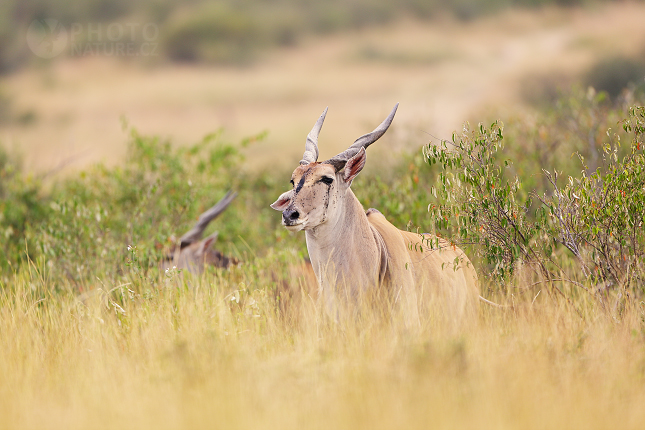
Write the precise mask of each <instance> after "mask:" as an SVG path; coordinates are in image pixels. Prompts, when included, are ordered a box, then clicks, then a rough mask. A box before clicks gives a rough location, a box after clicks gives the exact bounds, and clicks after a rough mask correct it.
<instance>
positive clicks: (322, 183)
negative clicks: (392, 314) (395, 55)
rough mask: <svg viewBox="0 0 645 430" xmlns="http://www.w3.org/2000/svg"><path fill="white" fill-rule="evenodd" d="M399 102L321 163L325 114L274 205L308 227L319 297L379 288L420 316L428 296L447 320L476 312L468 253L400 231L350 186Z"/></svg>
mask: <svg viewBox="0 0 645 430" xmlns="http://www.w3.org/2000/svg"><path fill="white" fill-rule="evenodd" d="M397 107H398V104H397V105H396V106H395V107H394V109H393V110H392V112H391V113H390V115H389V116H388V117H387V118H386V119H385V120H384V121H383V123H381V124H380V125H379V126H378V127H377V128H376V129H375V130H374V131H373V132H371V133H368V134H366V135H364V136H361V137H359V138H358V139H357V140H356V141H355V142H354V144H353V145H351V146H350V147H349V148H348V149H347V150H346V151H343V152H341V153H340V154H338V155H336V156H335V157H333V158H330V159H329V160H326V161H323V162H318V161H317V160H318V134H319V133H320V129H321V127H322V124H323V121H324V119H325V116H326V114H327V109H325V111H324V112H323V114H322V115H321V116H320V118H319V119H318V121H317V122H316V124H315V125H314V127H313V129H312V130H311V132H310V133H309V135H308V136H307V141H306V144H305V153H304V155H303V158H302V160H301V161H300V165H299V166H298V167H297V168H296V169H295V170H294V171H293V174H292V176H291V185H292V187H293V188H292V189H291V190H289V191H287V192H285V193H283V194H282V195H281V196H280V197H279V198H278V200H277V201H276V202H275V203H273V204H272V205H271V207H272V208H273V209H276V210H278V211H280V212H282V224H283V225H284V226H285V227H286V228H287V229H288V230H290V231H300V230H304V231H305V237H306V240H307V250H308V252H309V257H310V259H311V263H312V266H313V270H314V272H315V274H316V278H317V281H318V285H319V289H320V293H321V297H322V298H323V299H324V300H325V301H326V302H327V303H328V304H333V303H334V301H335V300H336V297H338V296H339V295H341V296H350V297H358V296H359V295H361V294H363V293H366V292H370V291H371V290H372V289H375V288H376V289H378V290H377V291H379V292H385V293H386V294H388V295H390V297H394V298H395V300H397V301H398V300H399V298H402V300H400V302H401V303H402V304H403V305H404V306H405V307H406V308H407V309H408V310H409V311H410V312H411V314H410V315H411V316H412V317H413V318H416V317H418V309H419V305H420V302H421V301H422V299H423V300H425V298H428V297H430V298H432V302H433V303H439V304H440V308H441V310H442V313H443V315H444V316H445V317H448V319H450V320H454V321H459V320H462V319H463V317H464V316H466V315H468V314H470V315H472V314H473V312H472V311H473V310H474V309H475V308H476V306H477V299H478V297H479V292H478V288H477V274H476V273H475V270H474V268H473V266H472V264H471V263H470V261H469V260H468V257H466V255H465V254H464V253H463V252H462V251H461V250H460V249H459V248H457V247H455V246H453V245H450V244H449V243H448V242H446V241H445V240H442V239H439V238H436V237H432V236H430V235H419V234H414V233H410V232H407V231H402V230H399V229H398V228H396V227H395V226H394V225H392V224H391V223H390V222H388V221H387V219H385V217H384V216H383V215H382V214H381V213H380V212H379V211H377V210H376V209H370V210H368V211H367V212H366V211H365V210H364V209H363V206H362V205H361V203H360V202H359V201H358V199H357V198H356V196H355V195H354V193H353V192H352V190H351V188H350V187H351V184H352V181H353V180H354V178H356V176H357V175H358V174H359V173H360V171H361V170H362V169H363V167H364V166H365V160H366V152H365V148H367V147H368V146H369V145H371V144H372V143H373V142H375V141H376V140H377V139H378V138H380V137H381V136H382V135H383V134H384V133H385V131H386V130H387V129H388V127H389V126H390V124H391V122H392V119H393V118H394V114H395V113H396V110H397Z"/></svg>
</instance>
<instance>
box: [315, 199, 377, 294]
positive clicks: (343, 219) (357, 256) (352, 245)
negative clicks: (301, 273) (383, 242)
mask: <svg viewBox="0 0 645 430" xmlns="http://www.w3.org/2000/svg"><path fill="white" fill-rule="evenodd" d="M337 204H338V207H337V208H336V209H335V212H336V214H337V215H336V216H335V217H330V218H329V219H328V220H327V222H325V223H323V224H321V225H319V226H317V227H315V228H313V229H311V230H307V231H306V232H305V235H306V240H307V250H308V251H309V258H310V259H311V262H312V265H313V269H314V272H315V273H316V277H317V278H318V281H319V283H320V286H321V287H322V289H323V291H325V290H329V289H330V287H332V288H333V287H334V286H335V284H338V283H339V282H344V283H345V284H346V286H347V287H349V288H350V289H351V290H353V291H354V292H355V291H357V289H358V290H362V289H363V288H365V287H366V286H368V285H369V284H370V283H374V282H375V281H376V280H377V279H378V273H379V267H378V264H377V263H376V262H378V261H379V259H378V255H379V249H378V246H377V243H376V240H375V238H374V233H373V232H372V228H371V226H370V224H369V221H368V220H367V215H365V211H364V209H363V206H362V205H361V203H360V202H359V201H358V199H357V198H356V196H355V195H354V193H353V192H352V190H351V189H349V188H348V189H347V191H346V194H345V196H344V198H342V199H339V201H338V203H337Z"/></svg>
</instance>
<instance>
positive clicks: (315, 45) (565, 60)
mask: <svg viewBox="0 0 645 430" xmlns="http://www.w3.org/2000/svg"><path fill="white" fill-rule="evenodd" d="M644 14H645V4H642V3H629V2H619V3H610V4H609V3H608V4H605V5H603V6H601V7H599V8H598V9H584V10H582V9H567V10H559V9H554V10H549V9H547V10H543V11H533V12H518V11H515V12H508V13H503V14H500V15H496V16H492V17H487V18H484V19H481V20H477V21H474V22H467V23H464V22H451V21H440V20H439V21H434V22H429V23H425V24H421V23H418V22H399V23H397V24H394V25H391V26H387V27H383V28H377V29H371V30H369V31H365V32H355V33H349V34H343V35H338V36H333V37H326V38H323V39H314V40H309V41H307V42H304V43H303V44H302V45H301V46H298V47H295V48H291V49H286V50H283V51H279V52H272V53H271V54H267V56H266V58H265V59H264V60H263V61H261V62H260V63H259V64H256V65H254V66H252V67H248V68H221V67H220V68H216V67H188V66H177V65H158V66H155V67H143V66H141V65H139V64H137V63H136V62H133V61H131V62H128V61H127V59H122V58H72V59H68V60H65V61H60V62H56V63H53V64H52V65H51V67H43V68H34V69H31V70H26V71H24V72H22V73H18V74H16V75H13V76H8V77H6V78H3V79H2V81H0V86H2V87H4V92H5V93H7V95H8V96H9V97H10V98H11V99H12V102H13V108H14V111H15V112H14V114H15V115H22V114H25V113H29V112H31V113H32V114H33V115H32V117H33V118H35V120H34V122H33V123H31V125H20V124H13V125H4V126H3V128H2V130H1V131H0V140H1V141H2V142H3V143H4V144H5V145H8V146H11V145H16V146H18V147H19V148H20V150H21V151H22V152H23V153H25V154H26V158H27V160H26V161H27V164H28V168H30V169H34V170H37V171H42V170H46V169H49V168H51V167H53V166H55V165H57V164H58V163H59V162H60V161H62V160H64V159H66V158H67V157H70V156H73V155H79V154H81V155H82V156H81V158H80V159H78V160H77V161H76V165H77V166H83V165H86V164H87V163H91V162H95V161H98V160H102V159H105V160H107V161H108V162H110V163H114V162H116V161H118V160H120V159H122V156H123V153H124V148H125V145H124V142H125V139H124V134H123V132H122V130H121V123H120V117H121V115H125V116H126V117H127V118H128V119H129V120H130V122H131V123H132V124H133V125H135V126H136V127H137V128H138V129H139V130H140V131H141V132H142V133H144V134H159V135H162V136H170V137H172V138H173V142H177V143H180V144H182V143H193V142H195V141H197V140H199V139H201V137H203V136H204V135H205V134H207V133H210V132H212V131H214V130H216V129H218V128H219V127H225V129H226V131H227V133H228V134H229V136H230V137H231V138H232V139H233V140H237V139H238V138H241V137H243V136H248V135H250V134H255V133H258V132H260V131H263V130H268V131H269V132H270V134H269V137H268V140H267V141H266V142H263V143H260V144H257V145H254V146H253V148H252V151H251V152H250V154H249V161H250V164H251V165H253V166H267V165H270V164H273V163H285V161H284V160H297V159H298V158H296V157H299V156H300V155H301V153H302V144H303V142H304V137H305V136H306V133H307V132H308V131H309V129H310V127H311V125H312V123H313V121H315V119H316V118H317V117H318V115H320V112H321V111H322V110H323V109H324V107H325V106H330V113H329V116H328V121H327V124H326V125H325V129H324V131H323V134H322V135H321V157H327V156H330V155H333V153H335V152H337V151H339V150H341V149H344V148H345V147H346V146H347V144H348V143H351V142H352V141H353V140H354V139H355V138H356V137H357V136H359V135H361V134H363V133H365V132H366V131H369V130H371V128H372V127H374V126H375V125H376V124H378V123H379V121H380V120H381V119H382V118H383V117H384V116H385V115H387V113H388V112H389V110H390V109H391V107H392V106H393V105H394V103H395V102H397V101H398V102H401V108H400V109H399V112H398V114H397V120H396V121H395V124H394V126H393V128H392V130H391V131H390V132H389V133H388V134H387V135H386V136H384V138H383V139H384V143H383V144H382V145H381V146H382V147H388V148H392V147H399V148H400V147H405V148H408V149H411V148H415V149H416V148H418V147H419V146H421V145H422V144H424V143H426V142H427V140H428V136H427V135H426V134H424V132H430V133H432V134H434V135H436V136H441V137H448V136H450V133H451V132H452V131H453V130H455V129H458V128H460V126H461V124H462V123H463V121H464V120H466V119H472V117H473V115H477V114H478V113H479V112H481V111H482V110H484V109H486V108H488V107H491V106H496V107H503V108H504V109H502V114H507V113H511V114H512V113H515V112H516V111H517V109H518V95H519V94H520V92H521V91H520V90H521V89H522V88H521V86H522V85H523V84H522V83H523V82H525V81H524V80H523V78H524V77H525V76H527V75H530V76H534V75H536V74H537V75H540V76H542V75H549V74H554V73H555V74H557V75H566V76H571V75H574V76H575V75H576V74H579V73H581V72H584V71H586V68H587V67H588V66H589V65H591V64H592V63H594V62H595V61H596V60H597V59H599V58H603V57H604V56H607V55H617V54H620V53H622V54H625V55H633V54H635V53H638V52H640V51H639V50H642V49H643V46H644V45H645V26H643V25H642V16H643V15H644ZM366 52H367V53H368V54H369V55H366V54H365V53H366ZM475 119H476V120H481V117H480V116H479V115H478V116H477V117H476V118H475ZM475 122H477V121H475ZM288 163H290V161H289V162H288Z"/></svg>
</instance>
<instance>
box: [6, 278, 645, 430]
mask: <svg viewBox="0 0 645 430" xmlns="http://www.w3.org/2000/svg"><path fill="white" fill-rule="evenodd" d="M40 273H42V272H40ZM253 276H256V275H249V274H248V271H244V270H239V271H233V272H232V273H220V274H219V275H213V274H211V275H210V276H207V277H205V278H202V279H201V280H200V281H193V284H192V287H186V286H185V285H183V283H182V282H181V281H180V280H179V278H176V277H175V278H166V280H165V281H161V283H160V284H159V285H157V286H156V287H153V286H152V285H151V284H147V283H143V284H140V285H139V284H137V285H136V286H132V285H130V286H128V287H129V288H134V290H136V291H140V293H130V292H128V289H127V288H126V287H121V288H117V289H115V290H112V292H110V293H109V294H106V293H102V294H97V295H95V296H93V297H94V298H89V299H86V300H85V301H84V302H81V301H79V300H78V299H77V298H75V297H74V295H72V294H68V293H51V292H50V291H52V287H53V286H52V285H48V281H47V280H46V276H44V277H41V275H39V274H38V273H37V272H36V271H35V270H34V269H32V270H31V274H28V273H24V274H22V275H17V277H16V278H15V279H14V281H13V282H12V283H11V285H5V286H3V288H2V289H1V290H0V291H1V293H0V333H2V336H0V381H2V383H0V427H2V428H5V429H12V428H20V429H28V428H39V429H42V428H48V429H58V428H60V429H85V428H155V429H164V428H225V429H235V428H255V429H264V428H267V429H268V428H279V429H303V428H313V429H327V428H337V429H345V428H346V429H359V428H366V429H367V428H369V429H381V428H382V429H386V428H406V429H415V428H419V429H422V428H423V429H426V428H436V429H441V428H445V429H458V428H477V429H488V428H490V429H503V428H522V429H544V428H566V429H587V430H588V429H606V428H616V427H618V428H621V429H632V428H633V429H637V428H642V423H643V422H644V420H645V409H643V407H642V405H643V404H645V388H644V387H645V384H644V382H645V381H644V379H645V338H644V327H643V311H644V308H643V304H642V303H640V304H638V305H637V306H635V307H634V309H630V310H628V311H627V312H626V313H625V315H624V316H623V317H622V318H621V319H620V320H616V319H613V318H610V317H608V316H607V315H606V314H604V313H603V312H602V311H600V310H599V309H597V308H596V307H595V306H594V305H593V304H590V303H584V301H583V300H580V303H579V305H580V306H582V307H584V309H585V312H586V315H587V317H586V319H585V320H582V319H581V318H580V317H578V315H577V314H576V313H575V312H573V311H572V310H571V309H570V308H568V307H567V305H565V304H563V303H560V302H558V301H557V300H552V299H549V298H543V297H544V295H541V296H540V297H538V299H537V300H535V302H534V303H533V304H531V300H532V298H531V297H529V298H527V299H526V300H527V301H526V302H523V303H520V304H519V306H517V307H516V308H515V310H513V311H511V310H505V311H500V310H497V309H493V308H488V307H485V308H482V309H481V312H480V317H479V323H478V325H477V326H476V327H473V328H470V329H468V330H465V331H463V332H461V333H457V334H447V333H446V332H445V331H443V330H441V328H440V327H438V326H437V325H436V323H435V322H434V321H433V319H432V317H431V316H427V318H426V319H425V320H424V321H423V323H422V326H421V327H420V328H419V329H414V330H411V329H406V328H405V326H404V324H402V322H401V321H400V319H398V318H397V317H392V318H390V317H383V316H382V315H379V313H378V312H374V311H373V310H370V309H366V308H364V309H361V311H360V312H359V313H358V314H355V316H354V317H353V318H347V319H342V320H341V321H340V322H331V321H330V320H329V319H328V318H326V317H325V316H324V314H323V313H322V312H321V311H320V309H318V307H317V306H316V305H315V304H314V302H313V301H312V300H311V299H309V298H308V297H305V298H304V300H296V301H293V302H290V304H289V305H288V306H287V310H286V313H282V314H281V313H279V312H278V310H277V309H278V308H277V306H276V304H275V302H274V301H273V299H272V297H273V295H272V294H271V293H269V291H271V289H270V288H269V286H270V285H272V284H273V283H274V282H275V279H272V278H271V277H269V276H266V274H265V275H257V277H256V278H253ZM43 278H44V279H43ZM247 285H257V286H263V287H259V288H258V289H255V290H253V291H248V290H247V288H248V287H247ZM104 288H105V289H106V290H107V289H109V288H110V286H106V287H104ZM117 304H118V306H117Z"/></svg>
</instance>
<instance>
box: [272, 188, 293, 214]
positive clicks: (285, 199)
mask: <svg viewBox="0 0 645 430" xmlns="http://www.w3.org/2000/svg"><path fill="white" fill-rule="evenodd" d="M292 196H293V190H289V191H287V192H286V193H282V195H281V196H280V197H278V200H276V201H275V202H274V203H273V204H272V205H271V207H272V208H273V209H275V210H277V211H280V212H282V211H284V210H285V209H286V208H287V206H289V204H291V197H292Z"/></svg>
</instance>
